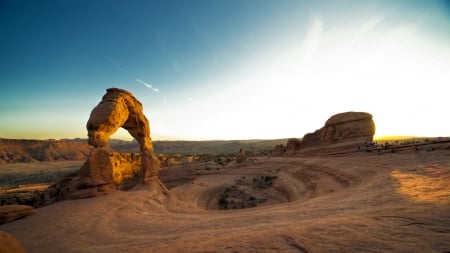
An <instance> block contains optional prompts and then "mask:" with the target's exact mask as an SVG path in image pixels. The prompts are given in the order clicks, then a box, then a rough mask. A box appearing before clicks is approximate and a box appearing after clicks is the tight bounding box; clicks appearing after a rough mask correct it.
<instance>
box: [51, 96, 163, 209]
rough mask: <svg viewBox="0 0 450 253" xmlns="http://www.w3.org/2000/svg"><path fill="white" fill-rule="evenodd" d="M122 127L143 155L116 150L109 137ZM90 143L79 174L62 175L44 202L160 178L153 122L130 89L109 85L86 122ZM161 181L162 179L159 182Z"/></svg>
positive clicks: (108, 190) (85, 195) (103, 192)
mask: <svg viewBox="0 0 450 253" xmlns="http://www.w3.org/2000/svg"><path fill="white" fill-rule="evenodd" d="M120 127H123V128H124V129H126V130H127V131H128V132H129V133H130V134H131V136H133V137H134V138H135V139H136V140H137V142H138V143H139V147H140V155H135V154H122V153H118V152H113V151H112V150H111V149H110V147H109V146H108V140H109V137H110V136H111V135H112V134H113V133H114V132H116V131H117V129H118V128H120ZM86 128H87V130H88V136H89V140H88V143H89V144H90V145H92V146H94V149H92V151H91V153H90V154H89V157H88V158H87V160H86V162H85V163H84V164H83V166H82V167H81V169H80V171H79V173H78V175H74V176H73V177H72V178H70V179H69V178H66V179H63V180H62V182H61V183H58V184H55V185H53V186H52V187H50V188H49V191H48V194H47V196H45V197H44V198H45V199H46V200H45V202H51V201H52V200H53V199H56V200H59V199H66V198H87V197H95V196H99V195H104V194H108V193H110V192H112V191H115V190H117V189H121V188H127V189H128V188H131V187H132V186H134V185H136V184H138V182H137V181H136V180H133V183H132V184H131V185H129V184H128V185H127V184H124V182H125V181H127V180H128V182H129V181H130V180H129V179H138V181H139V183H144V184H146V183H149V182H151V184H153V182H156V181H157V182H159V178H158V172H159V169H160V163H159V160H158V158H157V157H156V156H155V154H154V152H153V146H152V142H151V138H150V125H149V122H148V120H147V118H146V117H145V115H144V113H143V109H142V105H141V103H140V102H139V101H138V100H137V99H136V98H135V97H134V96H133V95H132V94H131V93H130V92H128V91H125V90H122V89H117V88H110V89H107V92H106V94H105V95H104V96H103V99H102V101H100V103H99V104H98V105H97V106H96V107H95V108H94V109H93V110H92V112H91V115H90V117H89V120H88V122H87V124H86ZM159 183H160V184H161V185H162V183H161V182H159Z"/></svg>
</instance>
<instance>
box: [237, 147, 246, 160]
mask: <svg viewBox="0 0 450 253" xmlns="http://www.w3.org/2000/svg"><path fill="white" fill-rule="evenodd" d="M245 161H247V156H246V155H245V151H244V149H242V148H241V149H240V150H239V152H238V153H237V154H236V162H237V163H243V162H245Z"/></svg>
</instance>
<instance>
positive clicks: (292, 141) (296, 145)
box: [285, 138, 301, 155]
mask: <svg viewBox="0 0 450 253" xmlns="http://www.w3.org/2000/svg"><path fill="white" fill-rule="evenodd" d="M300 144H301V141H300V140H299V139H297V138H289V139H288V141H287V144H286V152H285V154H286V155H292V154H294V153H295V151H297V150H299V149H300Z"/></svg>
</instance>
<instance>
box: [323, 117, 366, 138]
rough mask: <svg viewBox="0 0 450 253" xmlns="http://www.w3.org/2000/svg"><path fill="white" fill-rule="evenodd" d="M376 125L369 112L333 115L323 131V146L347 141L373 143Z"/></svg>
mask: <svg viewBox="0 0 450 253" xmlns="http://www.w3.org/2000/svg"><path fill="white" fill-rule="evenodd" d="M374 134H375V123H374V122H373V119H372V115H371V114H370V113H367V112H344V113H339V114H336V115H333V116H332V117H331V118H329V119H328V120H327V122H326V123H325V126H324V127H323V130H322V136H321V140H322V144H333V143H338V142H345V141H363V142H364V141H372V140H373V135H374Z"/></svg>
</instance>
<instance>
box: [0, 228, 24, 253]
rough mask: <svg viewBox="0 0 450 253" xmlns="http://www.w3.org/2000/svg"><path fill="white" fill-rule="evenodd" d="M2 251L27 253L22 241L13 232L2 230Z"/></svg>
mask: <svg viewBox="0 0 450 253" xmlns="http://www.w3.org/2000/svg"><path fill="white" fill-rule="evenodd" d="M0 252H1V253H26V251H25V249H24V248H23V247H22V245H20V242H19V241H18V240H17V239H16V238H15V237H14V236H13V235H11V234H9V233H6V232H5V231H0Z"/></svg>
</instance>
